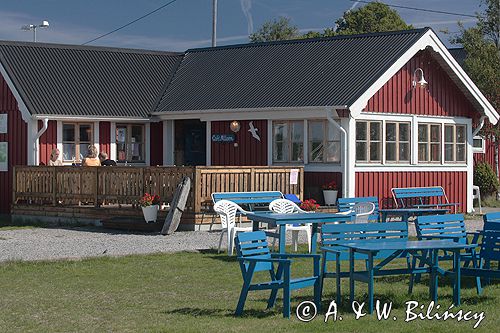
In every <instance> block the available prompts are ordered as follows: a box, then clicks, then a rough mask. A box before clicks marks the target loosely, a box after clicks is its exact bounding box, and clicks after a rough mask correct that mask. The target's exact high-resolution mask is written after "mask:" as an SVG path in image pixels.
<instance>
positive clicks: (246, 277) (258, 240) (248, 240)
mask: <svg viewBox="0 0 500 333" xmlns="http://www.w3.org/2000/svg"><path fill="white" fill-rule="evenodd" d="M236 249H237V253H238V261H239V263H240V268H241V274H242V276H243V287H242V288H241V293H240V298H239V300H238V306H237V307H236V312H235V315H237V316H239V315H241V314H242V313H243V307H244V306H245V301H246V299H247V295H248V292H249V291H250V290H271V295H270V296H269V300H268V302H267V308H268V309H270V308H272V307H273V306H274V303H275V302H276V296H277V293H278V289H283V317H285V318H290V292H291V290H294V289H300V288H304V287H310V286H314V303H315V304H316V307H317V308H319V306H320V302H321V293H320V276H319V260H320V255H319V254H277V253H276V254H275V253H273V254H271V253H270V252H269V247H268V244H267V241H266V234H265V233H264V231H254V232H245V233H240V234H238V236H237V237H236ZM289 257H297V258H312V259H313V276H309V277H303V278H296V279H292V277H291V270H290V266H291V263H292V261H291V260H290V259H287V258H289ZM275 264H277V265H278V267H277V269H276V270H275V267H274V265H275ZM260 271H267V272H269V275H270V277H271V281H266V282H260V283H252V280H253V278H254V275H255V273H256V272H260Z"/></svg>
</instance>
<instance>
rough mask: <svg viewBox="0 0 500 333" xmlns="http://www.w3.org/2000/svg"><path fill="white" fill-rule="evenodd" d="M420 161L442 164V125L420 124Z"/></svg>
mask: <svg viewBox="0 0 500 333" xmlns="http://www.w3.org/2000/svg"><path fill="white" fill-rule="evenodd" d="M418 161H419V162H424V163H436V162H441V125H440V124H421V123H420V124H418Z"/></svg>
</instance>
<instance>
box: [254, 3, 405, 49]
mask: <svg viewBox="0 0 500 333" xmlns="http://www.w3.org/2000/svg"><path fill="white" fill-rule="evenodd" d="M335 24H336V27H335V28H326V29H324V30H323V32H319V31H309V32H307V33H305V34H303V35H300V34H299V30H298V29H297V27H296V26H294V25H291V23H290V19H288V18H285V17H281V18H279V19H277V20H276V19H275V20H273V21H268V22H266V23H264V24H263V25H262V27H261V28H260V29H259V30H258V31H257V32H256V33H253V34H251V35H250V41H251V42H267V41H276V40H287V39H297V38H318V37H331V36H337V35H351V34H360V33H369V32H381V31H395V30H407V29H413V26H411V25H408V24H406V23H405V21H403V19H402V18H401V16H399V14H398V12H397V11H395V10H393V9H391V8H390V7H389V6H387V5H386V4H384V3H380V2H371V3H369V4H367V5H366V6H363V7H360V8H358V9H355V10H352V11H351V10H348V11H346V12H345V13H344V15H343V16H342V17H341V18H339V19H338V20H337V21H335Z"/></svg>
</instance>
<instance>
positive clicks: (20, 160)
mask: <svg viewBox="0 0 500 333" xmlns="http://www.w3.org/2000/svg"><path fill="white" fill-rule="evenodd" d="M0 114H7V122H8V125H7V133H4V134H1V133H0V142H8V149H9V154H8V167H9V169H8V171H7V172H4V171H0V214H9V213H10V205H11V203H12V177H13V173H12V171H13V166H14V165H26V164H27V163H28V146H27V145H28V130H27V125H26V123H25V122H24V120H23V119H22V117H21V112H20V111H19V108H18V106H17V102H16V99H15V98H14V95H13V94H12V92H11V91H10V89H9V87H8V86H7V83H6V82H5V80H4V79H3V77H2V76H1V75H0Z"/></svg>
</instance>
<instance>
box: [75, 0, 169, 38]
mask: <svg viewBox="0 0 500 333" xmlns="http://www.w3.org/2000/svg"><path fill="white" fill-rule="evenodd" d="M176 1H177V0H172V1H170V2H168V3H166V4H164V5H162V6H160V7H158V8H156V9H155V10H152V11H150V12H149V13H147V14H144V15H142V16H141V17H139V18H136V19H135V20H133V21H130V22H129V23H127V24H125V25H122V26H121V27H119V28H116V29H115V30H113V31H110V32H108V33H105V34H104V35H100V36H99V37H96V38H94V39H91V40H89V41H88V42H85V43H83V44H82V45H87V44H90V43H92V42H95V41H96V40H98V39H101V38H103V37H106V36H109V35H111V34H112V33H114V32H117V31H118V30H121V29H123V28H125V27H128V26H129V25H132V24H134V23H135V22H137V21H140V20H142V19H143V18H145V17H148V16H149V15H151V14H153V13H156V12H157V11H159V10H160V9H163V8H165V7H167V6H168V5H171V4H173V3H174V2H176Z"/></svg>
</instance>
